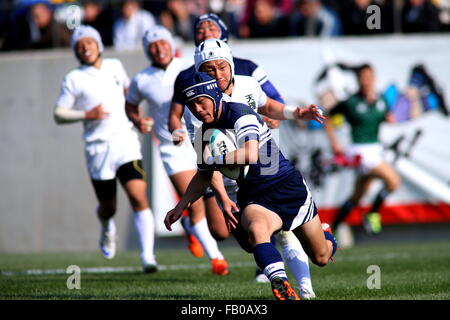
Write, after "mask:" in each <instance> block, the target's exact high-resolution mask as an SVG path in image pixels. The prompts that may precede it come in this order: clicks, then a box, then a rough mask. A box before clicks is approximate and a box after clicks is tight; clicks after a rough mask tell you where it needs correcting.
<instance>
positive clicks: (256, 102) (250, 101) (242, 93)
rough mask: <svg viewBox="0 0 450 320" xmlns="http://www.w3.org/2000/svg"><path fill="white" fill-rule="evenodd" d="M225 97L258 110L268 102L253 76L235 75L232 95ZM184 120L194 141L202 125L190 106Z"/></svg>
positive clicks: (228, 100) (185, 112)
mask: <svg viewBox="0 0 450 320" xmlns="http://www.w3.org/2000/svg"><path fill="white" fill-rule="evenodd" d="M223 99H224V100H225V101H227V102H239V103H242V104H245V105H248V106H249V107H250V108H252V110H253V111H255V112H258V108H260V107H262V106H263V105H265V104H266V102H267V95H266V93H265V92H264V91H263V90H262V89H261V86H260V85H259V83H258V81H256V79H255V78H253V77H251V76H242V75H235V76H234V86H233V91H232V93H231V96H228V95H226V94H223ZM184 120H185V122H186V127H187V129H188V133H189V136H190V138H191V141H194V134H195V132H196V131H197V129H198V128H200V126H201V125H202V122H201V121H200V120H198V119H197V118H196V117H195V116H194V115H193V114H192V113H191V112H190V110H189V109H188V108H185V110H184Z"/></svg>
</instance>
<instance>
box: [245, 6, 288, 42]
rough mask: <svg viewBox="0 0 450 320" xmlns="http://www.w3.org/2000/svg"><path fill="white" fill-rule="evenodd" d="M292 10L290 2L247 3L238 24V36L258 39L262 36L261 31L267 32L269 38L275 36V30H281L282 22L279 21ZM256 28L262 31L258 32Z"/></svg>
mask: <svg viewBox="0 0 450 320" xmlns="http://www.w3.org/2000/svg"><path fill="white" fill-rule="evenodd" d="M292 9H293V2H292V0H265V1H261V0H249V1H247V4H246V6H245V9H244V12H243V15H242V19H241V21H240V22H239V36H240V37H241V38H248V37H260V36H261V35H264V33H263V31H269V32H270V37H273V36H275V35H276V33H277V31H276V30H277V29H283V27H281V25H282V21H279V19H285V17H287V16H288V15H289V14H290V13H291V12H292ZM282 17H283V18H282ZM258 27H261V28H263V29H264V30H261V31H259V30H258ZM285 32H286V31H285Z"/></svg>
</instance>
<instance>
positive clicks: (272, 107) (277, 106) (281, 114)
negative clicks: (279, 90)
mask: <svg viewBox="0 0 450 320" xmlns="http://www.w3.org/2000/svg"><path fill="white" fill-rule="evenodd" d="M258 113H260V114H262V115H265V116H267V117H269V118H272V119H277V120H288V119H301V120H315V121H317V122H319V123H323V120H325V117H324V116H323V115H322V111H321V110H320V109H319V107H318V106H316V105H315V104H311V105H309V106H306V107H291V106H287V105H284V104H282V103H280V102H278V101H276V100H273V99H271V98H269V97H267V101H266V103H265V104H264V105H263V106H261V107H260V108H259V109H258Z"/></svg>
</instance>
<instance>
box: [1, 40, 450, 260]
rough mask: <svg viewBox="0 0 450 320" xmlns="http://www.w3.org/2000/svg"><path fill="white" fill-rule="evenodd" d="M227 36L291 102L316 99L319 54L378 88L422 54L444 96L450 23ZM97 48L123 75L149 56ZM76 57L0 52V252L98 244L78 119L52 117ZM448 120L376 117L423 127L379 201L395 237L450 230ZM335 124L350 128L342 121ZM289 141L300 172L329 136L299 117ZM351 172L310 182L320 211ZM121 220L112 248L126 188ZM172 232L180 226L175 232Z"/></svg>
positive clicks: (123, 235)
mask: <svg viewBox="0 0 450 320" xmlns="http://www.w3.org/2000/svg"><path fill="white" fill-rule="evenodd" d="M230 44H231V47H232V49H233V52H234V54H235V55H236V56H238V57H245V58H250V59H252V60H254V61H255V62H257V63H258V64H260V65H262V66H263V67H264V69H265V70H266V72H267V74H268V75H269V77H270V79H271V80H272V81H273V83H274V84H275V85H276V86H277V88H278V89H279V90H280V92H281V94H282V95H283V96H284V97H285V99H286V100H287V102H289V103H291V104H294V103H309V102H316V101H317V99H318V97H317V93H318V91H317V90H318V89H317V86H316V83H315V79H316V78H317V77H318V75H319V74H320V72H321V71H322V70H323V68H324V67H325V66H327V65H332V64H333V63H337V62H341V63H349V64H357V63H362V62H369V63H372V64H373V65H374V67H375V70H376V72H377V76H378V82H377V86H378V89H379V90H381V91H382V90H384V89H386V88H387V87H388V86H389V85H390V84H392V83H395V84H396V85H397V86H398V87H400V88H405V87H406V86H407V84H408V79H409V76H410V72H411V69H412V67H413V66H414V65H416V64H418V63H422V64H424V65H425V67H426V68H427V70H428V71H429V73H430V74H431V75H432V76H433V78H434V80H435V81H436V82H437V83H438V84H439V86H440V87H441V88H442V92H443V93H444V95H445V100H446V101H450V88H449V83H450V65H449V64H448V61H449V58H450V35H448V34H441V35H438V34H433V35H425V34H416V35H409V36H406V35H398V34H395V35H379V36H371V37H345V38H316V39H311V38H294V39H293V38H289V39H270V40H254V39H251V40H248V39H247V40H243V39H233V40H231V42H230ZM193 49H194V47H193V45H192V44H191V43H190V42H183V41H180V42H179V50H180V53H181V55H182V56H184V57H191V55H192V52H193ZM105 57H115V58H119V59H120V60H121V61H122V62H123V63H124V65H125V67H126V70H127V72H128V74H129V76H130V77H132V76H133V75H134V74H136V72H138V71H139V70H141V69H142V68H143V67H144V66H145V65H147V63H148V62H147V60H146V58H145V56H144V54H143V53H142V51H141V50H140V49H137V50H136V51H131V52H117V51H115V50H113V49H107V50H106V52H105ZM76 64H77V62H76V60H75V58H74V57H73V53H72V52H71V51H70V50H69V49H67V48H65V49H52V50H44V51H25V52H7V53H2V54H1V55H0V83H1V85H0V106H1V108H0V150H1V164H2V168H1V170H0V181H1V183H0V252H46V251H77V250H86V251H89V250H97V240H98V223H97V221H96V219H95V217H94V209H95V206H96V201H95V198H94V194H93V192H92V190H91V189H92V187H91V185H90V183H89V179H88V175H87V173H86V169H85V164H84V158H83V144H82V141H81V139H80V136H81V125H80V124H78V125H69V126H64V127H58V126H57V125H56V124H55V123H54V121H53V117H52V112H53V105H54V101H55V99H56V97H57V95H58V91H59V84H60V82H61V80H62V78H63V76H64V75H65V74H66V73H67V72H68V71H70V70H71V69H72V68H73V67H75V66H76ZM349 86H350V87H351V86H352V84H351V83H349ZM448 124H449V119H448V117H446V116H445V115H444V114H443V112H441V111H438V110H434V111H433V110H431V111H429V112H426V113H423V114H422V115H421V116H420V117H418V118H416V119H414V120H412V121H408V122H404V123H400V124H397V125H392V126H385V127H383V130H382V140H383V142H384V143H386V144H390V143H392V142H393V141H394V140H395V139H396V138H398V137H399V136H401V135H405V137H406V140H408V139H411V137H412V136H413V135H414V132H415V131H416V130H417V129H421V131H422V135H421V137H420V139H419V141H418V143H417V144H416V145H415V146H414V149H412V151H411V156H410V158H409V159H407V160H406V161H407V163H406V164H405V163H403V166H404V167H403V169H404V170H403V172H401V173H402V178H403V181H404V183H403V185H402V187H401V188H400V190H398V191H397V192H396V193H395V194H394V195H393V196H392V197H391V198H390V199H389V201H388V203H387V208H386V209H385V210H384V211H383V212H382V213H383V218H384V219H386V220H385V221H386V222H387V223H389V224H391V225H395V226H399V228H398V229H392V230H394V231H393V232H392V235H393V237H394V239H395V238H396V240H399V239H400V238H401V237H402V233H401V232H398V233H397V235H395V234H396V232H397V231H399V230H402V228H403V226H410V227H411V228H410V230H412V232H413V233H412V234H416V235H417V240H418V239H419V238H420V239H423V237H424V234H429V235H430V236H431V235H433V236H435V237H436V236H437V237H440V238H443V239H447V240H449V239H448V237H449V235H450V232H448V230H449V223H450V209H449V203H450V201H449V200H448V193H449V191H448V188H449V181H450V171H449V170H448V161H449V160H450V148H449V147H448V140H449V139H450V126H449V125H448ZM286 134H288V133H286V132H285V131H284V129H283V128H282V129H281V133H280V141H281V143H282V145H283V141H291V140H290V139H285V135H286ZM339 134H341V135H343V136H346V135H347V134H348V132H347V131H346V128H345V125H344V126H343V127H342V128H341V130H340V132H339ZM143 139H144V144H143V145H144V153H145V154H146V155H147V159H151V160H150V161H147V162H146V167H147V170H148V179H149V182H150V188H149V195H150V197H151V200H152V207H153V210H154V212H155V215H156V221H157V226H158V229H157V231H158V235H159V236H167V233H165V232H164V228H163V226H162V217H163V216H164V215H165V213H166V212H167V210H168V209H170V208H171V205H172V204H173V203H174V201H176V198H175V196H174V193H173V191H172V190H171V189H170V186H169V185H168V183H167V178H166V177H165V175H164V174H163V171H162V168H161V167H160V163H159V160H158V157H157V153H154V152H152V144H153V145H154V143H157V142H156V141H155V140H152V139H151V138H150V136H147V137H145V138H143ZM297 142H298V144H295V145H289V143H287V144H286V145H283V148H286V150H289V148H291V149H294V152H293V153H294V156H295V153H297V156H299V158H300V160H303V161H302V162H301V163H300V164H299V166H301V167H302V169H303V170H304V172H305V174H307V172H308V171H307V170H308V168H310V167H309V166H310V163H308V159H310V158H311V153H312V152H313V151H315V150H314V149H313V147H315V148H319V149H322V150H323V151H324V154H325V155H327V152H329V150H328V148H327V143H326V140H325V138H324V135H323V132H322V131H321V130H320V128H319V129H318V128H311V127H308V125H306V126H305V128H303V129H300V128H299V129H298V141H297ZM291 151H292V150H291ZM305 159H306V160H305ZM411 163H412V165H413V168H415V169H417V167H419V169H417V170H419V171H418V172H420V173H423V171H424V172H425V178H429V179H431V180H430V181H432V182H435V183H436V184H435V186H438V188H436V187H435V186H431V187H430V188H424V187H423V185H424V183H423V181H424V180H422V181H417V180H418V179H415V177H416V178H417V177H418V173H417V172H416V173H414V172H412V171H411ZM399 165H401V163H399ZM430 176H431V178H430ZM420 179H421V178H419V180H420ZM351 181H352V172H351V171H350V170H343V171H341V172H338V173H336V174H330V175H328V176H326V177H325V180H324V181H323V185H322V187H319V186H317V187H316V188H314V187H313V192H314V193H315V197H316V199H317V204H318V207H319V209H320V210H321V211H322V212H323V213H321V214H323V217H324V219H325V220H327V219H329V218H330V217H331V216H332V214H333V212H334V210H335V209H336V207H337V206H338V205H339V203H340V202H341V201H342V200H343V199H345V198H346V196H347V195H348V194H349V193H350V192H351ZM377 187H379V186H377V185H375V186H374V187H373V188H372V189H371V192H370V193H369V195H368V197H367V198H370V197H371V196H373V194H374V193H375V192H376V189H377ZM365 201H367V199H366V200H365ZM365 203H367V202H365ZM117 222H118V226H119V238H120V239H121V240H120V248H121V249H134V248H136V241H135V239H134V232H133V228H132V221H131V212H130V210H129V208H128V203H127V201H126V199H125V196H124V193H123V192H122V190H119V207H118V214H117ZM350 222H351V223H352V224H353V225H355V226H357V225H358V224H359V216H358V212H355V213H354V214H353V215H352V216H351V217H350ZM430 226H431V228H430ZM436 230H439V232H436ZM180 232H181V228H178V229H176V232H174V234H179V233H180ZM382 237H383V235H381V238H382ZM413 237H414V236H413ZM156 246H158V242H157V243H156Z"/></svg>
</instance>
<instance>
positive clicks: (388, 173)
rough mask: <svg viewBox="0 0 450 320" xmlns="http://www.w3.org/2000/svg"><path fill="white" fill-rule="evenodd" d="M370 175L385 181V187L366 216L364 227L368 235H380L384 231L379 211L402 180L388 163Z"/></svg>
mask: <svg viewBox="0 0 450 320" xmlns="http://www.w3.org/2000/svg"><path fill="white" fill-rule="evenodd" d="M370 174H371V176H373V177H375V178H379V179H381V180H383V182H384V187H383V188H382V189H381V190H380V191H379V192H378V194H377V196H376V197H375V200H374V201H373V204H372V208H371V209H370V211H369V212H368V213H367V214H366V215H365V216H364V218H363V226H364V228H365V229H366V231H367V232H368V233H370V234H378V233H380V232H381V229H382V224H381V215H380V213H379V209H380V207H381V206H382V205H383V202H384V200H385V199H386V197H387V196H388V195H389V194H390V193H391V192H393V191H395V190H396V189H397V188H398V187H399V186H400V183H401V179H400V176H399V175H398V174H397V172H396V171H395V170H394V169H393V168H392V167H391V166H390V165H389V164H388V163H386V162H382V163H380V164H379V165H378V166H376V167H375V168H373V169H372V170H371V172H370Z"/></svg>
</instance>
